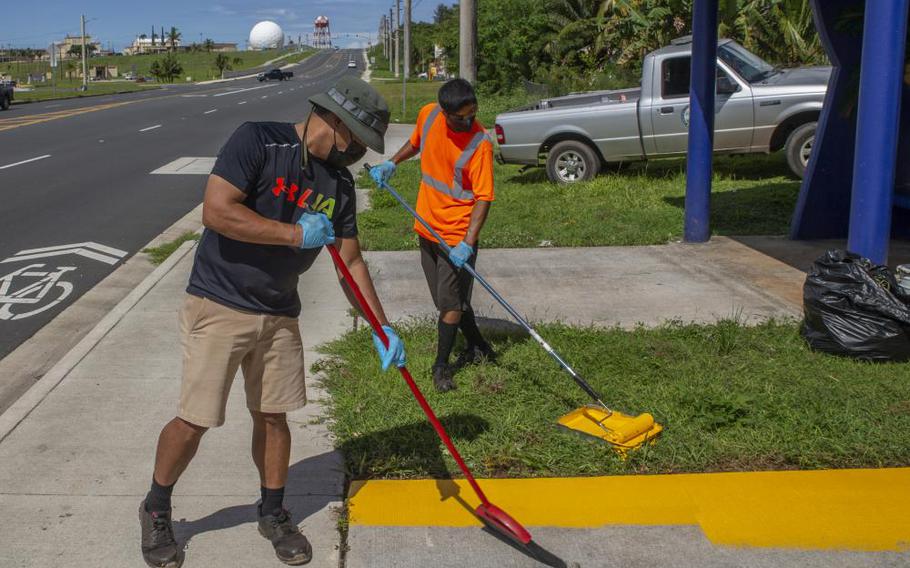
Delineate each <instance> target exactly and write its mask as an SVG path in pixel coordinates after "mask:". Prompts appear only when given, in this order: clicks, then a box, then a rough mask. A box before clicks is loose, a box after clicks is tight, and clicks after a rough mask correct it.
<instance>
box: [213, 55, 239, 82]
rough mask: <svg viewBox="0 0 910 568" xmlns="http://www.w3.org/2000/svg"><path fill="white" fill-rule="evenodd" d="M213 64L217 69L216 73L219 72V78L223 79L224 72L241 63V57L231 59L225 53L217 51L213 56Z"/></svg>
mask: <svg viewBox="0 0 910 568" xmlns="http://www.w3.org/2000/svg"><path fill="white" fill-rule="evenodd" d="M213 64H214V65H215V68H216V69H218V73H219V74H221V78H222V79H224V72H225V71H231V70H232V69H233V68H234V65H242V64H243V59H241V58H239V57H234V58H233V59H231V58H230V57H228V56H227V55H225V54H223V53H219V54H218V55H216V56H215V61H214V63H213Z"/></svg>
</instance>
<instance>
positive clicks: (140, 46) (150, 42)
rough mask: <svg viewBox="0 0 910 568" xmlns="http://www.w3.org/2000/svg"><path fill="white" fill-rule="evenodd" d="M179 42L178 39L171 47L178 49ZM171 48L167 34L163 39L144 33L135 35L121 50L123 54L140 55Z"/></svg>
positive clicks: (179, 46)
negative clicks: (128, 44) (131, 41)
mask: <svg viewBox="0 0 910 568" xmlns="http://www.w3.org/2000/svg"><path fill="white" fill-rule="evenodd" d="M181 45H182V44H181V42H180V40H179V39H178V40H177V41H175V42H174V45H173V48H174V49H180V48H181ZM171 48H172V46H171V42H170V40H168V38H167V36H164V41H162V40H161V38H160V37H158V36H155V37H154V38H150V37H148V36H147V35H145V34H142V35H139V36H136V39H134V40H133V43H132V44H130V46H129V47H127V48H126V49H124V50H123V54H124V55H140V54H143V53H161V52H163V51H170V50H171Z"/></svg>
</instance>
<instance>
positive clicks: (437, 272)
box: [420, 237, 477, 312]
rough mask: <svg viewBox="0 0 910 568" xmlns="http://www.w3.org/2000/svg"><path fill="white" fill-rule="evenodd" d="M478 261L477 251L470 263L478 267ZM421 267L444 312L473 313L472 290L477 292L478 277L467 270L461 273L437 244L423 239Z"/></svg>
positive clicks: (437, 305) (439, 308)
mask: <svg viewBox="0 0 910 568" xmlns="http://www.w3.org/2000/svg"><path fill="white" fill-rule="evenodd" d="M476 261H477V250H476V249H475V250H474V254H472V255H471V258H469V259H468V263H469V264H470V265H471V266H474V263H475V262H476ZM420 265H421V266H422V267H423V274H424V276H426V278H427V285H429V287H430V295H431V296H433V303H434V304H436V309H437V310H439V311H440V312H450V311H462V312H466V311H468V310H470V309H471V290H472V289H473V288H474V277H472V276H471V275H470V274H469V273H468V271H467V270H460V269H458V268H455V266H454V265H453V264H452V263H451V262H450V261H449V255H447V254H446V252H445V251H444V250H442V247H441V246H439V244H438V243H436V242H434V241H430V240H427V239H425V238H423V237H420Z"/></svg>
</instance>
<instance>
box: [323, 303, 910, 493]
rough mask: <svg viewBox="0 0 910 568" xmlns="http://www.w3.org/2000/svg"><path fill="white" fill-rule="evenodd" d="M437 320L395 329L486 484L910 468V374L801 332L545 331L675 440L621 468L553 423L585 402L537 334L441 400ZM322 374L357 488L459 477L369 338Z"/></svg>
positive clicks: (349, 347) (514, 343)
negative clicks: (826, 350) (385, 481)
mask: <svg viewBox="0 0 910 568" xmlns="http://www.w3.org/2000/svg"><path fill="white" fill-rule="evenodd" d="M434 330H435V326H433V325H431V324H429V323H420V322H418V323H412V324H411V325H407V326H400V329H399V331H400V333H401V335H402V337H403V338H404V340H405V341H406V343H407V346H408V361H409V368H410V369H411V370H412V371H413V372H414V375H415V378H416V380H417V382H418V383H419V385H420V387H421V389H423V391H424V393H425V394H426V395H427V398H428V400H429V402H430V404H431V406H433V408H434V409H436V411H437V412H438V414H439V416H440V419H441V420H442V421H443V423H444V424H445V426H446V428H447V429H448V430H449V432H450V434H452V435H453V437H454V439H455V442H456V444H457V445H458V447H459V450H460V451H461V452H462V454H463V456H464V458H465V460H466V461H467V462H468V464H469V465H470V467H472V468H473V469H474V470H475V472H476V473H477V474H478V475H482V476H490V477H514V476H521V477H525V476H528V477H536V476H541V477H545V476H577V475H602V474H637V473H674V472H707V471H732V470H771V469H795V468H799V469H816V468H849V467H886V466H906V465H908V464H910V411H908V408H910V402H908V401H910V367H908V366H907V365H900V364H868V363H861V362H857V361H853V360H849V359H842V358H836V357H832V356H827V355H823V354H819V353H814V352H812V351H810V350H809V349H808V348H807V347H806V346H805V344H804V342H803V341H802V339H801V338H800V337H799V335H798V332H797V325H796V324H794V323H782V322H767V323H764V324H761V325H758V326H754V327H746V326H743V325H740V324H739V323H738V322H736V321H722V322H719V323H717V324H715V325H682V324H671V325H666V326H664V327H660V328H657V329H644V328H642V329H635V330H632V331H624V330H619V329H607V330H604V329H591V328H587V329H580V328H571V327H566V326H562V325H542V326H541V327H540V331H541V333H542V335H543V336H544V337H546V338H547V340H548V341H549V342H550V343H551V344H552V345H554V347H555V348H556V349H557V350H559V351H560V353H561V354H563V355H564V356H565V358H566V359H567V360H568V361H570V362H571V364H573V365H575V366H576V368H577V369H578V370H579V371H580V372H582V373H583V374H584V375H585V377H586V378H587V379H588V380H589V381H590V382H591V383H592V384H593V385H594V386H595V388H597V389H598V390H599V391H600V392H601V393H602V394H603V395H604V396H605V397H606V400H607V402H608V403H609V404H613V405H615V406H616V407H617V408H619V409H627V410H630V411H649V412H652V413H653V414H654V416H655V417H656V418H657V420H658V421H659V422H661V423H662V424H663V425H664V426H665V427H666V430H665V431H664V433H663V434H662V436H661V438H660V440H659V441H658V443H657V444H656V445H655V446H653V447H650V448H646V449H644V450H642V451H639V452H636V453H634V454H632V456H631V457H630V458H629V459H628V460H626V461H623V460H621V459H619V458H618V457H617V456H616V455H614V453H613V451H612V450H611V449H609V448H608V447H607V445H606V444H604V443H601V442H597V441H595V440H592V439H589V438H586V437H583V436H581V435H576V434H574V433H572V432H567V431H565V430H563V429H561V428H558V427H557V426H556V423H555V422H556V419H557V418H558V417H559V416H561V415H562V414H564V413H566V412H567V411H569V410H570V409H573V408H575V407H577V406H580V405H581V404H583V403H586V402H588V400H587V398H586V396H585V395H584V393H583V392H582V391H581V390H580V389H577V388H576V387H575V386H574V385H572V384H571V382H570V379H569V378H568V377H567V376H566V375H565V374H564V373H563V372H562V371H561V370H560V369H559V368H558V367H557V366H556V365H555V363H553V361H552V360H550V358H549V357H548V356H547V355H546V354H545V353H544V352H543V350H542V349H540V347H538V346H537V344H536V343H534V342H533V341H532V340H527V341H521V340H516V339H511V340H508V339H500V340H499V341H497V342H496V343H495V344H494V347H495V348H496V349H497V351H498V352H499V353H500V362H499V363H498V364H497V365H495V366H492V365H483V366H480V367H475V368H469V369H467V370H463V371H461V372H460V373H458V374H457V375H456V381H457V383H458V385H459V388H458V390H456V391H452V392H450V393H446V394H438V393H436V392H435V391H434V390H433V387H432V381H431V379H430V376H429V369H430V366H431V364H432V362H433V358H434V354H435V333H434ZM326 349H327V352H328V353H329V354H331V355H333V358H331V359H328V360H327V361H326V362H325V363H322V364H321V365H320V367H319V370H321V371H322V372H323V373H324V375H325V383H326V386H327V387H328V389H329V391H330V393H331V395H332V397H331V400H332V405H331V407H330V412H331V415H332V419H333V421H332V429H333V431H334V433H335V435H336V436H337V443H338V445H339V446H340V447H341V448H342V450H343V452H344V455H345V460H346V466H347V468H348V470H349V471H348V473H349V475H350V476H352V477H353V478H374V477H378V478H412V477H427V476H445V475H447V474H449V473H452V474H457V467H456V466H455V464H454V462H453V461H452V459H451V458H450V457H449V456H448V455H446V454H445V452H443V451H442V445H441V443H440V442H439V441H438V439H437V438H436V436H435V433H434V432H433V430H432V429H431V428H430V426H429V424H428V423H427V421H426V419H425V418H424V416H423V414H422V412H421V410H420V408H419V407H418V406H417V403H416V402H415V401H414V400H413V399H412V397H411V395H410V392H409V391H408V389H407V387H406V386H405V385H404V384H403V381H402V380H401V379H400V377H398V375H397V373H394V372H390V373H388V374H381V373H380V372H379V370H378V367H379V363H378V361H377V360H376V356H375V353H374V351H373V349H372V346H371V342H370V338H369V332H368V330H361V331H358V332H352V333H350V334H348V335H347V336H345V337H343V338H342V339H339V340H337V341H335V342H333V343H331V344H329V345H328V346H326Z"/></svg>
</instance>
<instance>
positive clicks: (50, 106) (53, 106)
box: [44, 104, 63, 108]
mask: <svg viewBox="0 0 910 568" xmlns="http://www.w3.org/2000/svg"><path fill="white" fill-rule="evenodd" d="M59 106H63V105H62V104H56V105H47V106H46V107H44V108H57V107H59Z"/></svg>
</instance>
